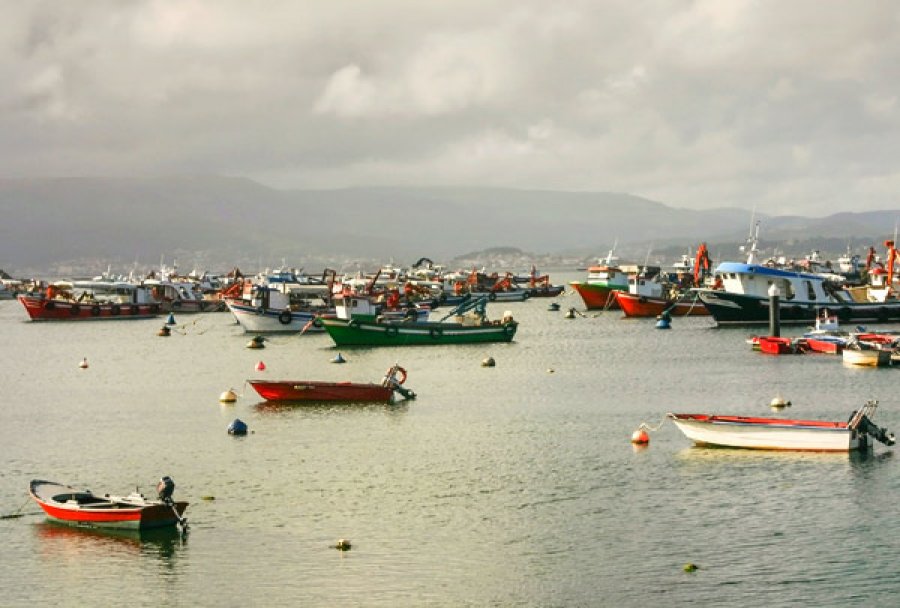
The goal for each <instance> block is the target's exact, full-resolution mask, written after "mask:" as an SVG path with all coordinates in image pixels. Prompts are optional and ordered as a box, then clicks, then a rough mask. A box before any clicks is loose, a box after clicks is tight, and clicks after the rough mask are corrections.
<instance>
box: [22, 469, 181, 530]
mask: <svg viewBox="0 0 900 608" xmlns="http://www.w3.org/2000/svg"><path fill="white" fill-rule="evenodd" d="M174 490H175V483H174V482H173V481H172V478H171V477H163V478H162V479H161V480H160V481H159V484H158V485H157V494H158V497H159V498H158V499H155V500H154V499H148V498H146V497H145V496H144V495H143V494H141V493H140V492H137V491H135V492H132V493H131V494H129V495H127V496H111V495H109V494H104V495H102V496H98V495H96V494H94V493H93V492H91V491H90V490H79V489H77V488H73V487H71V486H67V485H63V484H60V483H56V482H52V481H43V480H38V479H35V480H33V481H32V482H31V485H30V487H29V494H30V495H31V498H33V499H34V501H35V502H36V503H37V504H38V505H39V506H40V507H41V509H43V510H44V513H46V514H47V517H48V518H49V519H51V520H53V521H56V522H60V523H65V524H71V525H77V526H89V527H96V528H123V529H129V530H146V529H149V528H162V527H166V526H174V525H176V524H180V525H181V527H182V530H183V531H186V530H187V520H186V519H184V518H183V517H182V515H183V514H184V511H185V509H187V506H188V503H187V502H183V501H178V502H176V501H174V500H173V499H172V492H174Z"/></svg>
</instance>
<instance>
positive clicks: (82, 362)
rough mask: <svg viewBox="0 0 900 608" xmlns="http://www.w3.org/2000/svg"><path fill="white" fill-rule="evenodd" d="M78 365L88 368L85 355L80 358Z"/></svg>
mask: <svg viewBox="0 0 900 608" xmlns="http://www.w3.org/2000/svg"><path fill="white" fill-rule="evenodd" d="M78 367H80V368H81V369H87V368H88V362H87V357H85V358H84V359H82V360H81V363H79V364H78Z"/></svg>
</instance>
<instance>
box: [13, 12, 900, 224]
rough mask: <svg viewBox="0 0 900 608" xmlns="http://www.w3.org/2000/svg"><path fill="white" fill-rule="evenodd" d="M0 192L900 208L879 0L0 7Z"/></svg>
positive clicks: (899, 168) (894, 31)
mask: <svg viewBox="0 0 900 608" xmlns="http://www.w3.org/2000/svg"><path fill="white" fill-rule="evenodd" d="M2 4H3V16H4V17H3V19H2V21H0V78H2V81H3V83H4V86H3V87H0V132H2V133H3V136H2V137H0V167H2V169H0V177H60V176H102V177H105V176H110V177H122V176H127V177H130V176H158V175H172V174H210V173H212V174H221V175H232V176H244V177H248V178H251V179H254V180H257V181H260V182H262V183H264V184H266V185H269V186H273V187H277V188H303V189H309V188H343V187H364V186H465V187H508V188H520V189H539V190H564V191H602V192H624V193H629V194H634V195H638V196H643V197H646V198H649V199H652V200H655V201H659V202H662V203H665V204H667V205H670V206H673V207H683V208H691V209H705V208H712V207H741V208H747V209H751V208H753V209H756V210H757V211H759V212H762V213H769V214H775V215H784V214H801V215H809V216H825V215H829V214H831V213H836V212H840V211H865V210H879V209H900V200H898V199H900V162H898V160H900V107H898V103H900V102H898V96H900V3H898V2H895V1H893V0H885V1H881V0H866V1H864V2H847V1H845V0H789V1H787V2H785V1H784V0H773V1H768V0H758V1H748V0H699V1H695V2H691V1H688V0H681V1H652V0H651V1H642V0H585V1H578V0H560V1H555V2H548V1H546V0H452V1H449V0H448V1H443V0H427V1H423V0H315V1H311V0H293V1H282V0H265V1H252V0H208V1H197V0H172V1H152V0H146V1H145V0H110V1H101V0H79V1H77V2H67V1H43V2H42V1H36V0H5V1H3V2H2Z"/></svg>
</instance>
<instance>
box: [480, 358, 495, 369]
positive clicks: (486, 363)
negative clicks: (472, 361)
mask: <svg viewBox="0 0 900 608" xmlns="http://www.w3.org/2000/svg"><path fill="white" fill-rule="evenodd" d="M495 365H497V362H496V361H494V358H493V357H488V358H487V359H484V360H483V361H482V362H481V367H494V366H495Z"/></svg>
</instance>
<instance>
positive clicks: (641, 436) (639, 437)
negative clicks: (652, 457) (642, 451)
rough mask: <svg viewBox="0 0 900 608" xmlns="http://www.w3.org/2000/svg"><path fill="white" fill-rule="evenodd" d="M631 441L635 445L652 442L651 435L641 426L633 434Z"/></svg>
mask: <svg viewBox="0 0 900 608" xmlns="http://www.w3.org/2000/svg"><path fill="white" fill-rule="evenodd" d="M631 443H633V444H635V445H647V444H649V443H650V435H649V433H647V431H646V430H644V429H643V428H639V429H638V430H636V431H635V432H633V433H632V434H631Z"/></svg>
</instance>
